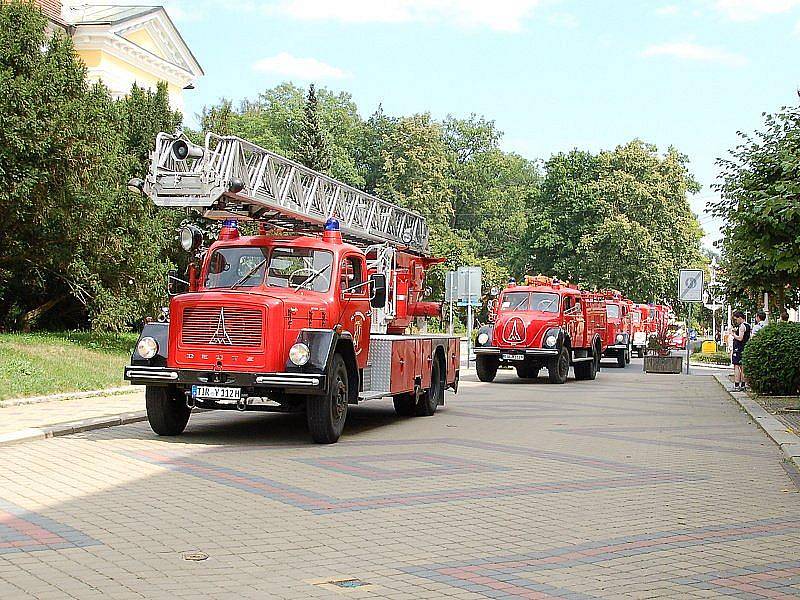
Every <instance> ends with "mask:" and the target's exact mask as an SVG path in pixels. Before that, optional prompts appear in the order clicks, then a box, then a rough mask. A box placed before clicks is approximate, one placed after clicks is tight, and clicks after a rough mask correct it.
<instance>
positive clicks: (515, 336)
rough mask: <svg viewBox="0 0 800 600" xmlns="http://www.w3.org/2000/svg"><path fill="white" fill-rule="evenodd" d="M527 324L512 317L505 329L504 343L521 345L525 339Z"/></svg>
mask: <svg viewBox="0 0 800 600" xmlns="http://www.w3.org/2000/svg"><path fill="white" fill-rule="evenodd" d="M524 332H525V324H524V323H523V322H522V319H520V318H519V317H512V318H511V319H509V320H508V323H506V326H505V327H503V341H504V342H506V343H507V344H519V343H520V342H522V341H523V340H524V339H525V335H524Z"/></svg>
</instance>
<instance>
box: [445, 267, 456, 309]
mask: <svg viewBox="0 0 800 600" xmlns="http://www.w3.org/2000/svg"><path fill="white" fill-rule="evenodd" d="M444 301H445V302H458V272H457V271H448V272H447V273H445V276H444Z"/></svg>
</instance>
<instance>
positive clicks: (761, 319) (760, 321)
mask: <svg viewBox="0 0 800 600" xmlns="http://www.w3.org/2000/svg"><path fill="white" fill-rule="evenodd" d="M766 326H767V313H765V312H764V311H763V310H760V311H758V312H757V313H756V324H755V325H753V335H755V334H757V333H758V332H759V331H761V330H762V329H763V328H764V327H766Z"/></svg>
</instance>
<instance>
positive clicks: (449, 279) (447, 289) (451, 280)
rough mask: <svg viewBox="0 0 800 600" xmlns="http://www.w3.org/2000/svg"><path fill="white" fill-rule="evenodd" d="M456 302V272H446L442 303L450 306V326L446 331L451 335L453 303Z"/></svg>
mask: <svg viewBox="0 0 800 600" xmlns="http://www.w3.org/2000/svg"><path fill="white" fill-rule="evenodd" d="M457 300H458V272H457V271H448V272H447V273H446V274H445V279H444V301H445V302H447V303H448V304H450V325H449V327H448V331H449V333H450V335H453V302H456V301H457Z"/></svg>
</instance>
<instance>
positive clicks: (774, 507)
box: [0, 367, 800, 600]
mask: <svg viewBox="0 0 800 600" xmlns="http://www.w3.org/2000/svg"><path fill="white" fill-rule="evenodd" d="M798 546H800V494H798V493H797V488H796V487H795V486H794V484H793V482H792V479H791V478H790V477H789V476H788V475H787V472H786V471H785V470H784V467H783V464H782V455H781V453H780V451H779V450H778V449H777V448H776V447H775V446H774V445H773V444H772V442H770V441H769V439H768V438H767V437H766V436H765V435H764V434H763V433H762V432H761V431H760V430H759V429H758V428H757V427H755V426H754V425H753V424H752V423H749V421H748V417H747V415H746V414H745V413H743V412H742V411H741V410H739V408H738V407H737V405H736V404H735V403H733V402H732V401H731V400H730V398H729V397H728V396H727V394H726V393H725V392H724V390H723V389H722V387H721V386H720V385H719V384H718V383H717V382H716V381H715V380H713V379H712V378H711V377H682V376H657V375H643V374H641V372H637V371H635V367H633V368H629V369H626V370H624V371H622V370H617V369H613V368H608V369H604V370H603V371H602V372H601V374H600V376H599V378H598V380H597V381H594V382H575V381H572V380H570V381H569V382H568V384H567V385H564V386H553V385H549V384H547V383H545V382H544V380H541V381H538V382H522V381H520V380H518V379H517V378H516V377H515V376H513V375H512V373H511V372H501V374H500V375H499V376H498V380H497V382H496V383H494V384H482V383H479V382H477V381H475V380H474V378H473V377H471V376H468V377H466V378H465V380H464V381H462V388H461V391H460V393H459V394H458V396H452V395H449V396H448V404H447V406H446V407H445V408H444V409H442V410H440V412H438V413H437V414H436V415H435V416H434V417H431V418H424V417H419V418H399V417H396V416H395V415H394V412H393V410H392V407H391V403H390V402H387V401H378V402H375V403H367V404H365V405H363V406H360V407H357V408H355V409H354V410H352V412H351V415H350V419H349V420H348V426H347V429H346V432H345V436H344V437H343V438H342V440H341V441H340V442H339V443H338V444H336V445H332V446H318V445H313V444H311V443H309V441H308V435H307V432H306V430H305V423H304V419H303V417H302V416H292V415H265V414H239V413H228V412H226V413H214V412H203V413H199V414H194V415H193V416H192V420H191V421H190V424H189V428H188V429H187V432H186V434H184V435H183V436H181V437H178V438H174V439H167V438H157V437H156V436H154V435H153V434H152V433H151V432H150V430H149V428H148V426H147V424H146V423H140V424H135V425H126V426H121V427H115V428H111V429H104V430H97V431H92V432H85V433H80V434H75V435H72V436H66V437H60V438H53V439H50V440H43V441H34V442H29V443H24V444H19V445H15V446H7V447H3V448H0V599H3V600H6V599H9V600H16V599H17V598H19V599H29V598H37V599H40V600H49V599H53V600H55V599H62V598H78V599H84V598H112V599H116V598H119V599H122V598H155V599H159V598H175V599H183V598H214V599H218V598H237V599H238V598H258V599H262V598H270V599H271V598H342V597H347V596H351V597H354V598H392V599H398V600H399V599H401V598H409V599H412V598H461V599H465V600H466V599H470V598H657V597H666V598H711V597H717V598H718V597H723V598H724V597H734V598H796V597H800V560H797V548H798ZM192 552H202V553H205V554H207V555H208V558H207V559H206V560H199V561H189V560H185V559H184V556H185V555H187V553H192ZM201 558H202V556H201ZM331 582H339V583H338V584H337V583H331Z"/></svg>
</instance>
